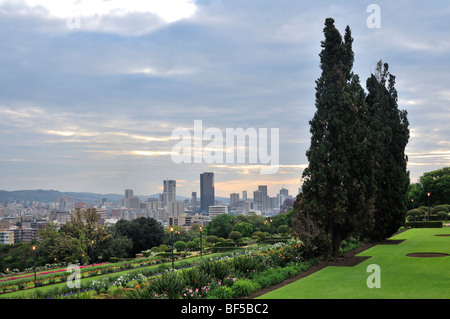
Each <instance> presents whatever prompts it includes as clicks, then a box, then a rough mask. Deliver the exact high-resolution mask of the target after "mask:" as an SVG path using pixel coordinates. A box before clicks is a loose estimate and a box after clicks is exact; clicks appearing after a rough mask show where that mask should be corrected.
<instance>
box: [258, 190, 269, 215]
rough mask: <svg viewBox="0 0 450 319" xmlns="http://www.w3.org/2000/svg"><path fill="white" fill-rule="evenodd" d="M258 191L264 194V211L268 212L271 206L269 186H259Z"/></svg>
mask: <svg viewBox="0 0 450 319" xmlns="http://www.w3.org/2000/svg"><path fill="white" fill-rule="evenodd" d="M258 190H259V191H261V192H262V210H263V211H264V210H266V209H267V208H268V207H269V205H268V201H269V196H267V185H259V186H258Z"/></svg>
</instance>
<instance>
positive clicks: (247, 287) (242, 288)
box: [231, 278, 261, 297]
mask: <svg viewBox="0 0 450 319" xmlns="http://www.w3.org/2000/svg"><path fill="white" fill-rule="evenodd" d="M259 289H261V286H260V285H259V284H258V283H256V282H253V281H252V280H250V279H247V278H239V279H237V280H236V282H235V283H234V284H233V286H231V290H232V292H233V297H240V296H247V295H250V294H252V293H254V292H255V291H257V290H259Z"/></svg>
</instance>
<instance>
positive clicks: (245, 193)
mask: <svg viewBox="0 0 450 319" xmlns="http://www.w3.org/2000/svg"><path fill="white" fill-rule="evenodd" d="M242 199H243V200H247V191H242Z"/></svg>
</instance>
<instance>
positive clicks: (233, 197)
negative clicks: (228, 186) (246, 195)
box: [230, 193, 239, 208]
mask: <svg viewBox="0 0 450 319" xmlns="http://www.w3.org/2000/svg"><path fill="white" fill-rule="evenodd" d="M238 203H239V193H232V194H230V208H233V207H237V206H238Z"/></svg>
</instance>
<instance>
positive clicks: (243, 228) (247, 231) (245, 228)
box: [230, 222, 253, 238]
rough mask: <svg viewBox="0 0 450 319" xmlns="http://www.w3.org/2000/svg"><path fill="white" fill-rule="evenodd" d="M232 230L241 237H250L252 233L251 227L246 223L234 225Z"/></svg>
mask: <svg viewBox="0 0 450 319" xmlns="http://www.w3.org/2000/svg"><path fill="white" fill-rule="evenodd" d="M233 229H234V230H235V231H237V232H239V233H241V234H242V236H243V237H250V236H251V235H252V233H253V225H252V224H250V223H246V222H240V223H237V224H234V226H233ZM230 238H231V237H230Z"/></svg>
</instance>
